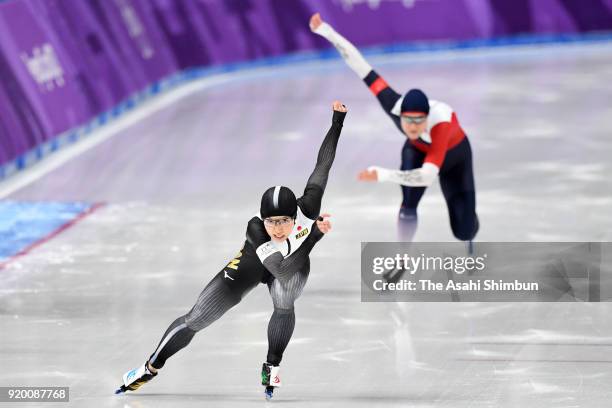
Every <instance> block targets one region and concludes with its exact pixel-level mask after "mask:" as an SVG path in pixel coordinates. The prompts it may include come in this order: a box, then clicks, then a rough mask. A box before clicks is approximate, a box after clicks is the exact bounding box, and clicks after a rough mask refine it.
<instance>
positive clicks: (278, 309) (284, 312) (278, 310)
mask: <svg viewBox="0 0 612 408" xmlns="http://www.w3.org/2000/svg"><path fill="white" fill-rule="evenodd" d="M274 313H276V314H280V315H288V314H293V313H295V309H294V308H293V306H291V307H276V306H275V307H274Z"/></svg>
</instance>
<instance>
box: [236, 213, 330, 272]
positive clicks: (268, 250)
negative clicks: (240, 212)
mask: <svg viewBox="0 0 612 408" xmlns="http://www.w3.org/2000/svg"><path fill="white" fill-rule="evenodd" d="M324 224H329V222H326V221H324V220H317V221H315V222H313V223H312V227H311V232H310V234H309V235H308V237H307V238H306V240H305V241H304V243H303V244H302V245H301V246H300V247H299V248H298V249H297V251H295V253H294V254H293V255H292V256H290V257H288V258H284V257H283V255H282V254H281V252H280V251H279V250H278V249H277V248H276V246H274V244H273V243H272V242H271V241H270V236H269V235H268V233H267V232H266V227H265V226H264V223H263V221H262V220H261V218H259V217H253V218H251V220H250V221H249V224H248V226H247V232H246V237H247V241H248V242H249V244H251V246H253V248H255V250H256V251H255V252H257V256H258V257H259V260H260V261H261V263H262V264H263V266H264V267H265V268H266V269H267V270H268V271H269V272H270V273H271V274H272V275H273V276H274V277H275V278H276V279H278V280H279V281H281V282H285V281H287V280H288V279H289V278H291V276H292V275H293V274H294V273H296V271H297V270H298V268H296V266H295V263H296V262H302V258H303V257H301V256H299V255H298V254H299V253H300V252H304V253H306V254H308V253H309V252H310V251H311V250H312V248H313V247H314V245H315V244H316V243H317V242H318V241H319V240H320V239H321V238H322V237H323V234H324V233H323V232H322V230H323V231H326V232H327V231H329V228H326V226H324ZM319 225H321V228H319Z"/></svg>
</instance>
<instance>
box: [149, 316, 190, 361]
mask: <svg viewBox="0 0 612 408" xmlns="http://www.w3.org/2000/svg"><path fill="white" fill-rule="evenodd" d="M195 334H196V331H195V330H193V329H191V328H189V327H187V324H186V323H185V316H181V317H179V318H177V319H176V320H175V321H174V322H172V324H171V325H170V327H168V329H166V332H165V333H164V335H163V336H162V338H161V340H160V341H159V344H158V345H157V348H156V349H155V351H154V352H153V354H151V356H150V357H149V361H148V362H149V364H150V365H151V366H152V367H153V369H155V370H159V369H160V368H162V367H163V366H164V364H166V360H167V359H168V358H169V357H171V356H172V355H174V354H175V353H176V352H177V351H179V350H181V349H182V348H185V347H186V346H187V345H188V344H189V342H191V339H192V338H193V336H195Z"/></svg>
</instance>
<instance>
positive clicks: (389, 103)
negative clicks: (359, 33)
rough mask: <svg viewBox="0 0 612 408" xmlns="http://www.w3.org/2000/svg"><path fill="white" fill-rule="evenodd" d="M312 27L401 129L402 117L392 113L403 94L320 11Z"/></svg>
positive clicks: (312, 19) (315, 16)
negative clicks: (327, 42) (330, 44)
mask: <svg viewBox="0 0 612 408" xmlns="http://www.w3.org/2000/svg"><path fill="white" fill-rule="evenodd" d="M310 29H311V30H312V31H313V32H314V33H316V34H318V35H320V36H322V37H324V38H325V39H326V40H328V41H329V42H330V43H332V44H333V46H334V47H336V49H337V50H338V52H339V53H340V55H341V56H342V58H343V59H344V62H346V64H347V65H348V66H349V67H350V68H351V69H352V70H353V71H354V72H355V73H356V74H357V75H358V76H359V78H361V79H362V80H363V81H364V82H365V84H366V85H367V86H368V88H370V91H372V93H373V94H374V95H375V96H376V98H377V99H378V102H380V104H381V106H382V108H383V109H384V110H385V112H386V113H387V114H388V115H389V117H390V118H391V119H392V120H393V123H395V126H397V127H398V128H399V129H400V130H401V129H402V127H401V123H400V118H399V116H398V115H396V114H394V113H392V112H393V111H394V110H393V108H394V106H395V105H396V104H398V103H401V99H402V96H401V95H400V94H398V93H397V92H395V91H394V90H393V88H391V87H390V86H389V84H387V82H386V81H385V80H384V79H383V78H382V77H381V76H380V75H378V74H377V73H376V71H374V70H373V69H372V67H371V66H370V64H369V63H368V62H367V61H366V59H365V58H364V57H363V55H361V53H360V52H359V50H358V49H357V48H356V47H355V46H354V45H353V44H351V42H350V41H349V40H347V39H346V38H344V37H343V36H342V35H340V34H339V33H338V32H337V31H336V30H334V28H333V27H332V26H331V25H329V24H328V23H326V22H324V21H323V20H322V19H321V15H320V14H319V13H316V14H314V15H313V16H312V17H311V18H310Z"/></svg>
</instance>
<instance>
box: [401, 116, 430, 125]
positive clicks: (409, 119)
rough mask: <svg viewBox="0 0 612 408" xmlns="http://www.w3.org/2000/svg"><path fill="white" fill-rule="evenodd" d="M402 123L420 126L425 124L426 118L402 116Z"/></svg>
mask: <svg viewBox="0 0 612 408" xmlns="http://www.w3.org/2000/svg"><path fill="white" fill-rule="evenodd" d="M401 118H402V122H404V123H414V124H417V125H420V124H421V123H423V122H425V121H426V120H427V116H425V115H424V116H405V115H402V116H401Z"/></svg>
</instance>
